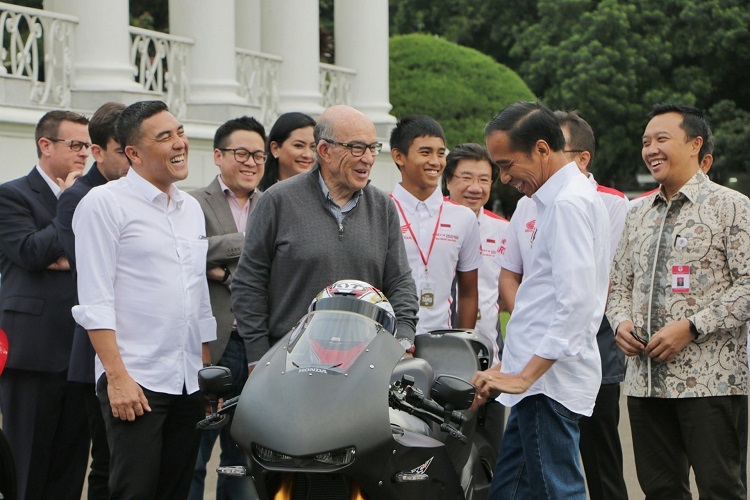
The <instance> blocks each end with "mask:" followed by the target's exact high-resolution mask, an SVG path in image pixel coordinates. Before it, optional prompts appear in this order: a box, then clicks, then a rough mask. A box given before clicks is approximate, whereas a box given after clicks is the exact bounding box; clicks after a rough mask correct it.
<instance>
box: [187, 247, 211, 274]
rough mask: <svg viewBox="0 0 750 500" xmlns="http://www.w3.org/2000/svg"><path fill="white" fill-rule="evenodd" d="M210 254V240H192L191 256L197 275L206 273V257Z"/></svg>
mask: <svg viewBox="0 0 750 500" xmlns="http://www.w3.org/2000/svg"><path fill="white" fill-rule="evenodd" d="M207 256H208V240H206V239H203V240H190V258H191V259H192V264H193V272H194V273H195V274H196V275H201V274H205V273H206V257H207Z"/></svg>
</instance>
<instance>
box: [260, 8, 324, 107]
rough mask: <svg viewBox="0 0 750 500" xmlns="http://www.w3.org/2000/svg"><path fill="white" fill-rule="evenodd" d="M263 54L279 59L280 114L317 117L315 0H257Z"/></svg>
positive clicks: (316, 19)
mask: <svg viewBox="0 0 750 500" xmlns="http://www.w3.org/2000/svg"><path fill="white" fill-rule="evenodd" d="M261 12H262V17H263V30H262V48H263V52H267V53H269V54H275V55H277V56H281V57H282V58H283V62H282V63H281V71H280V75H279V100H280V108H281V109H280V111H281V112H282V113H284V112H286V111H301V112H303V113H308V114H311V115H314V116H316V115H319V114H320V113H321V112H322V111H323V108H322V106H321V101H322V96H321V95H320V89H319V80H320V76H319V75H320V63H319V60H320V49H319V46H320V32H319V30H318V15H319V13H318V0H283V1H279V0H261Z"/></svg>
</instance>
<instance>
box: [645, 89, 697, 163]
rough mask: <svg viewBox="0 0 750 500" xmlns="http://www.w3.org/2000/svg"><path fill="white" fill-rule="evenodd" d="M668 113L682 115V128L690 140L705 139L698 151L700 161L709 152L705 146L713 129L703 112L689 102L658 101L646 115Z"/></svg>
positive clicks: (649, 117)
mask: <svg viewBox="0 0 750 500" xmlns="http://www.w3.org/2000/svg"><path fill="white" fill-rule="evenodd" d="M667 113H677V114H678V115H682V123H680V128H681V129H682V130H684V131H685V135H686V136H687V140H688V141H692V140H693V139H695V138H696V137H700V138H701V139H703V145H701V150H700V152H699V153H698V155H699V156H700V158H698V161H699V162H700V161H701V160H702V159H703V156H705V155H706V154H707V150H706V151H704V149H703V146H707V144H708V141H709V136H710V134H711V129H710V128H709V127H708V122H707V121H706V118H705V117H704V116H703V112H702V111H701V110H700V109H698V108H696V107H695V106H690V105H688V104H672V103H667V102H658V103H656V104H654V105H653V106H651V110H650V111H649V112H648V115H646V118H648V119H649V120H651V119H652V118H653V117H655V116H659V115H664V114H667Z"/></svg>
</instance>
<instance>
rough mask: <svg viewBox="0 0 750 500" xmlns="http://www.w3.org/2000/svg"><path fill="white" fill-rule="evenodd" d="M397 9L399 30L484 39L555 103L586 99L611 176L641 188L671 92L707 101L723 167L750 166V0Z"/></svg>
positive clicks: (473, 0)
mask: <svg viewBox="0 0 750 500" xmlns="http://www.w3.org/2000/svg"><path fill="white" fill-rule="evenodd" d="M441 12H442V13H444V15H442V16H441V15H440V13H441ZM391 14H392V23H391V30H392V32H393V33H402V32H407V31H409V30H413V31H424V32H430V33H436V34H440V35H442V36H445V37H446V38H448V39H449V40H453V41H457V42H458V41H460V42H461V43H464V44H466V45H469V46H472V47H475V48H478V49H480V50H484V51H485V52H486V53H488V54H491V55H492V56H493V57H495V59H496V60H498V61H500V62H503V63H505V64H508V65H509V66H510V67H511V68H512V69H514V70H516V71H517V72H518V74H519V75H520V76H521V77H522V78H523V79H524V80H525V81H526V82H527V83H528V84H529V87H531V89H532V90H533V91H534V92H535V93H536V94H537V95H539V96H540V97H541V98H542V100H543V101H544V102H545V103H546V104H548V105H549V106H551V107H553V108H560V109H577V110H579V111H580V112H581V114H582V115H583V116H584V117H585V118H586V119H587V121H589V122H590V123H591V125H592V127H593V128H594V131H595V132H596V134H597V140H598V154H597V161H596V165H594V169H595V172H596V175H597V178H598V179H599V181H600V182H603V183H606V184H610V185H615V186H616V187H618V188H620V189H631V188H635V187H636V186H635V173H636V172H637V171H641V172H645V170H644V168H645V167H643V165H642V161H641V159H640V149H641V148H640V136H641V134H642V133H643V129H644V127H645V121H646V119H645V114H646V112H647V111H648V109H649V108H650V107H651V105H652V104H654V103H655V102H659V101H670V102H679V103H685V104H693V105H696V106H698V107H699V108H701V109H703V110H705V111H707V116H708V117H709V121H710V123H711V125H712V128H713V129H714V131H715V135H716V150H715V155H714V156H715V158H716V161H715V163H714V165H715V173H716V174H718V175H719V177H721V176H722V173H723V172H727V171H730V170H731V171H741V172H750V156H748V155H747V154H746V152H747V144H748V141H750V130H749V129H750V127H748V126H747V125H745V124H746V123H747V118H748V114H749V112H750V85H748V82H750V0H665V1H663V2H653V1H646V0H531V1H509V2H486V0H430V1H429V2H427V1H425V0H399V1H396V0H392V2H391ZM463 15H465V16H466V17H467V19H462V18H461V19H457V18H456V17H455V16H458V17H461V16H463ZM492 15H495V17H492ZM480 38H481V40H480ZM742 151H744V152H745V154H741V152H742Z"/></svg>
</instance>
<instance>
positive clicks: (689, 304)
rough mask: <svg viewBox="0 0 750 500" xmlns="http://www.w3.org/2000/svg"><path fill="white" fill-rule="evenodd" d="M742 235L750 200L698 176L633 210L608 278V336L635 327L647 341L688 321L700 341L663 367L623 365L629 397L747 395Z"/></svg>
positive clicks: (747, 263) (748, 272)
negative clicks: (677, 270)
mask: <svg viewBox="0 0 750 500" xmlns="http://www.w3.org/2000/svg"><path fill="white" fill-rule="evenodd" d="M748 230H750V200H748V198H747V197H746V196H744V195H742V194H740V193H738V192H736V191H733V190H731V189H729V188H726V187H723V186H720V185H718V184H715V183H713V182H711V181H710V180H709V179H708V177H706V176H705V174H703V172H701V171H700V170H699V171H698V172H697V173H696V174H695V176H693V177H692V178H691V179H690V180H689V181H688V182H687V183H686V184H685V185H684V186H683V187H682V188H681V189H680V190H679V191H678V192H677V193H675V195H674V196H672V199H671V200H667V199H666V198H665V195H664V191H663V189H662V190H659V191H658V192H656V193H654V194H652V195H651V196H649V197H648V198H646V199H644V201H643V202H642V203H640V204H638V205H636V206H635V207H633V208H632V209H631V210H630V212H629V213H628V217H627V221H626V224H625V231H624V233H623V236H622V239H621V240H620V244H619V246H618V249H617V253H616V255H615V260H614V263H613V266H612V273H611V280H612V291H611V295H610V298H609V304H608V307H607V316H608V318H609V320H610V322H611V323H612V326H613V328H614V330H615V331H617V325H619V324H620V323H621V322H622V321H625V320H631V321H632V322H633V323H634V324H635V325H636V326H640V327H642V328H643V330H644V332H645V334H646V335H647V336H648V337H649V338H650V337H651V335H653V334H655V333H656V332H658V331H659V330H660V329H661V328H662V327H664V326H665V325H667V324H669V323H672V322H676V321H680V320H683V319H689V320H691V321H693V323H694V324H695V326H696V328H697V330H698V333H699V335H698V337H697V338H696V339H695V340H694V341H693V342H690V343H689V344H688V345H687V346H686V347H685V348H684V349H683V350H682V351H680V352H679V353H678V354H677V356H675V357H674V358H673V359H672V360H671V361H669V362H666V363H662V362H658V361H655V360H652V359H650V358H649V357H648V356H646V355H645V354H641V355H638V356H633V357H629V358H628V361H627V364H628V366H627V372H626V375H625V387H624V389H625V394H627V395H628V396H640V397H660V398H689V397H705V396H728V395H735V394H747V377H748V367H747V363H746V360H747V354H746V349H747V347H746V343H745V339H746V335H747V323H748V320H749V319H750V234H749V233H748ZM673 266H683V271H682V273H686V272H687V271H684V269H686V267H685V266H689V274H688V276H689V278H688V279H687V280H686V279H685V277H683V278H682V281H680V280H679V278H675V281H673ZM677 274H679V273H677ZM687 283H689V288H688V286H687ZM676 284H678V285H686V286H683V287H682V288H680V286H676ZM685 288H688V290H687V291H684V292H677V291H674V289H678V290H679V289H683V290H684V289H685Z"/></svg>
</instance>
